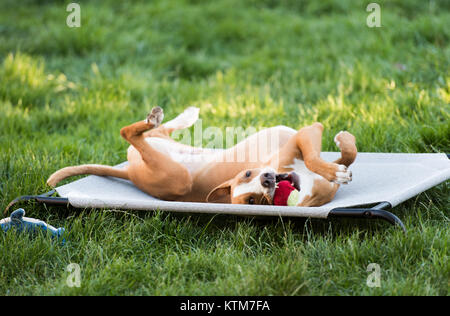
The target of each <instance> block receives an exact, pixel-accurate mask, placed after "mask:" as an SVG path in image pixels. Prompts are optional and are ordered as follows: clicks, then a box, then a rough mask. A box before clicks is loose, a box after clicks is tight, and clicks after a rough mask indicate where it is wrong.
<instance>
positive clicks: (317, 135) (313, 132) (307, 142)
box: [295, 123, 352, 184]
mask: <svg viewBox="0 0 450 316" xmlns="http://www.w3.org/2000/svg"><path fill="white" fill-rule="evenodd" d="M322 132H323V125H322V124H320V123H314V124H312V125H310V126H307V127H303V128H302V129H300V130H299V131H298V133H297V134H296V135H295V140H296V144H297V146H298V148H299V150H300V152H301V154H302V157H303V161H304V162H305V165H306V167H307V168H308V169H309V170H310V171H312V172H314V173H316V174H318V175H321V176H322V177H324V178H325V179H327V180H328V181H330V182H334V183H338V184H343V183H348V182H350V181H351V179H352V174H351V172H350V171H348V170H347V167H346V166H345V165H343V164H337V163H333V162H327V161H325V160H323V159H322V158H320V152H321V150H322Z"/></svg>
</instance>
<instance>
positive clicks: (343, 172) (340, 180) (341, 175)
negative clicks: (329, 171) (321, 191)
mask: <svg viewBox="0 0 450 316" xmlns="http://www.w3.org/2000/svg"><path fill="white" fill-rule="evenodd" d="M350 181H352V172H351V171H350V170H348V169H347V167H346V166H344V165H338V171H336V178H335V179H333V180H332V181H331V182H334V183H337V184H348V183H349V182H350Z"/></svg>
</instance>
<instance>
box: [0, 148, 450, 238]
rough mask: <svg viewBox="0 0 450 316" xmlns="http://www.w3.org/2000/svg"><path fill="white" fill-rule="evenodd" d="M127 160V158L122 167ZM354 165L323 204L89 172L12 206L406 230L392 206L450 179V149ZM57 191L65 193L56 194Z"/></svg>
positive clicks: (367, 158)
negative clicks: (140, 185)
mask: <svg viewBox="0 0 450 316" xmlns="http://www.w3.org/2000/svg"><path fill="white" fill-rule="evenodd" d="M339 155H340V153H337V152H323V153H322V158H324V159H325V160H327V161H333V160H335V159H337V158H338V157H339ZM125 165H126V162H125V163H122V164H120V165H118V166H116V167H117V168H121V167H123V166H125ZM350 170H352V173H353V181H352V182H351V183H350V184H348V185H341V187H340V188H339V190H338V192H337V194H336V196H335V198H334V199H333V200H332V201H331V202H330V203H327V204H325V205H322V206H320V207H295V206H273V205H233V204H219V203H191V202H170V201H163V200H159V199H157V198H154V197H152V196H150V195H148V194H146V193H144V192H142V191H140V190H139V189H137V188H136V187H135V186H134V185H133V184H132V183H131V182H130V181H126V180H123V179H118V178H112V177H99V176H87V177H84V178H82V179H80V180H76V181H73V182H71V183H68V184H65V185H62V186H59V187H57V188H55V190H52V191H50V192H47V193H44V194H42V195H31V196H30V195H26V196H22V197H19V198H17V199H15V200H13V201H12V202H11V203H10V204H9V205H8V207H7V209H9V208H10V207H11V206H12V205H14V204H16V203H18V202H20V201H27V200H34V201H36V202H38V203H45V204H48V205H66V206H68V205H70V206H73V207H75V208H101V209H103V208H111V209H131V210H145V211H153V210H163V211H173V212H190V213H214V214H234V215H256V216H264V215H266V216H289V217H312V218H324V219H325V218H336V217H351V218H370V219H383V220H386V221H388V222H390V223H392V224H396V225H399V226H400V227H401V228H402V229H403V230H405V227H404V225H403V223H402V222H401V220H400V219H399V218H398V217H397V216H395V215H394V214H392V213H391V212H388V211H387V209H390V208H392V207H394V206H396V205H398V204H400V203H402V202H404V201H406V200H408V199H410V198H412V197H413V196H415V195H417V194H419V193H421V192H424V191H426V190H428V189H430V188H432V187H433V186H435V185H438V184H439V183H442V182H444V181H446V180H448V179H449V178H450V160H449V156H448V155H446V154H406V153H359V154H358V157H357V159H356V161H355V162H354V163H353V164H352V165H351V166H350ZM300 186H301V184H300ZM56 193H57V194H58V195H59V196H54V195H55V194H56ZM373 205H374V206H373Z"/></svg>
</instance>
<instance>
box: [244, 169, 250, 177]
mask: <svg viewBox="0 0 450 316" xmlns="http://www.w3.org/2000/svg"><path fill="white" fill-rule="evenodd" d="M251 175H252V172H251V171H250V170H249V171H247V172H246V173H245V176H246V177H247V178H248V177H250V176H251Z"/></svg>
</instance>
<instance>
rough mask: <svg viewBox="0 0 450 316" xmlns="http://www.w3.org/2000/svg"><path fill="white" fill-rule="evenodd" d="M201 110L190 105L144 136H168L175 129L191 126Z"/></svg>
mask: <svg viewBox="0 0 450 316" xmlns="http://www.w3.org/2000/svg"><path fill="white" fill-rule="evenodd" d="M199 111H200V109H199V108H196V107H193V106H191V107H188V108H187V109H185V110H184V111H183V113H181V114H179V115H178V116H177V117H175V118H174V119H173V120H170V121H168V122H166V123H164V124H162V125H160V126H158V127H157V128H154V129H152V130H150V131H147V132H145V133H144V137H161V136H162V137H164V136H166V137H168V136H170V134H172V132H173V131H176V130H179V129H185V128H188V127H191V126H192V125H194V123H195V122H196V121H197V120H198V114H199Z"/></svg>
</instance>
